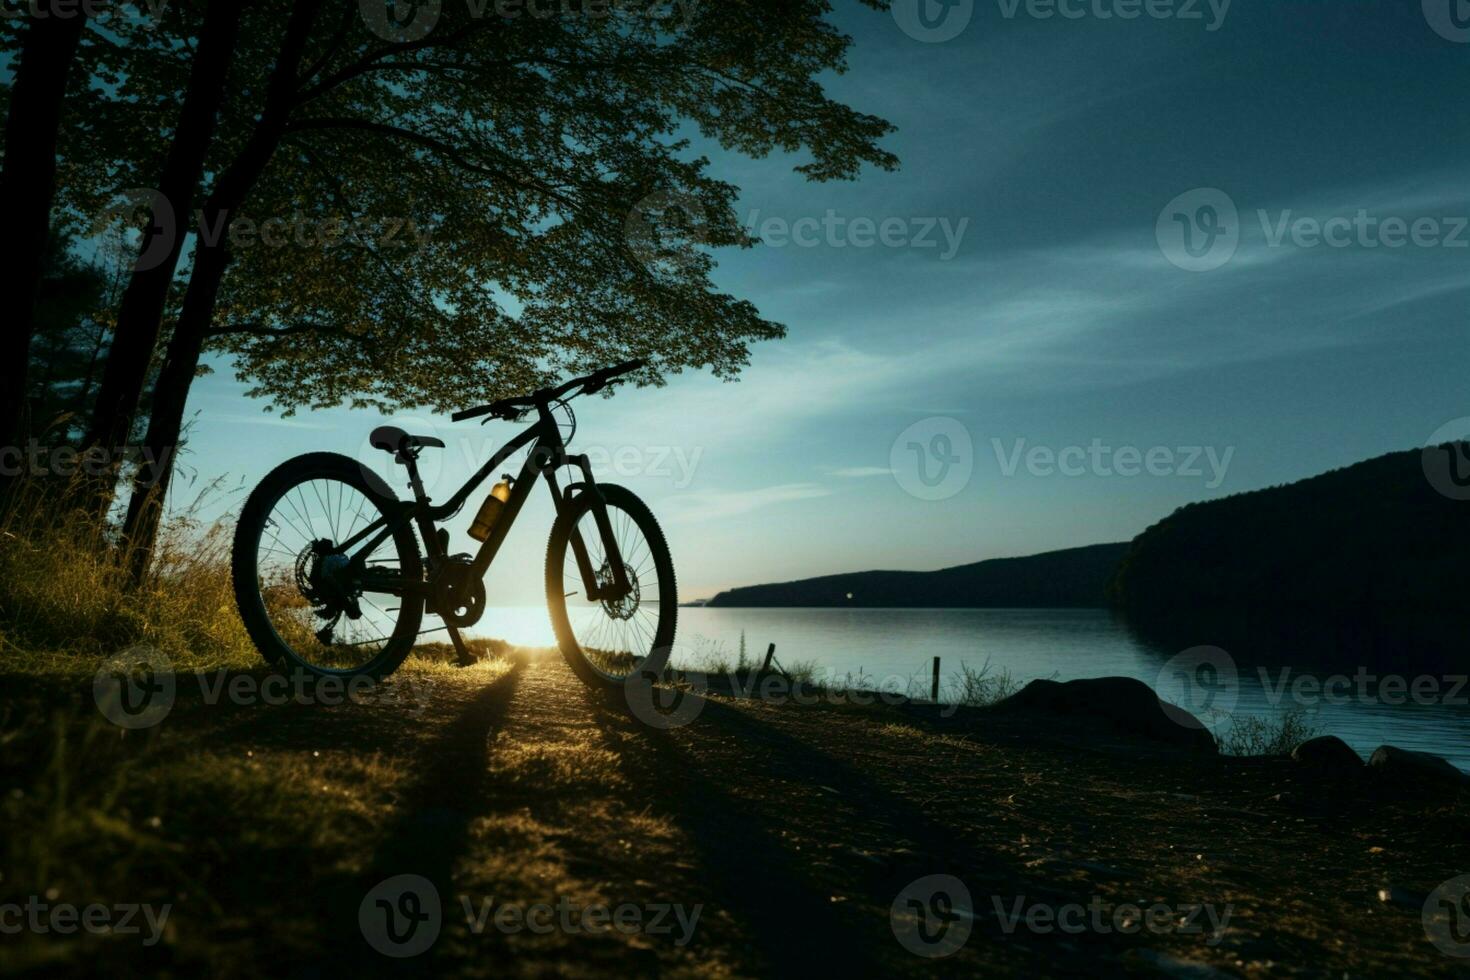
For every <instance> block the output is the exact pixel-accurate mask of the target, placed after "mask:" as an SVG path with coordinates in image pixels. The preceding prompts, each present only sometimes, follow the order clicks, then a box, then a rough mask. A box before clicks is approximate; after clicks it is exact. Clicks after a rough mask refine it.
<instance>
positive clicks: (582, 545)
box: [546, 454, 633, 600]
mask: <svg viewBox="0 0 1470 980" xmlns="http://www.w3.org/2000/svg"><path fill="white" fill-rule="evenodd" d="M566 463H567V465H568V466H575V467H577V468H578V469H580V470H581V471H582V480H581V482H580V483H573V484H568V486H567V495H566V497H565V498H563V497H562V495H561V492H560V490H559V488H558V487H557V485H556V476H555V474H554V472H553V471H552V469H550V468H548V469H547V470H546V478H547V480H548V481H550V483H551V490H552V494H553V495H554V496H556V497H557V498H558V500H561V499H567V500H570V498H571V491H572V488H573V487H581V488H582V489H581V494H591V495H592V517H593V520H595V521H596V522H597V533H598V535H599V536H600V537H601V538H602V553H603V555H604V556H605V557H606V559H607V562H608V564H610V565H611V566H612V574H613V581H612V587H611V588H609V589H607V590H605V591H604V590H603V588H602V587H601V585H600V584H599V583H598V581H597V569H595V568H593V567H592V558H591V556H590V555H589V553H588V551H587V542H585V541H584V540H582V532H581V530H580V529H578V527H577V526H576V525H575V524H574V525H572V529H571V535H570V540H571V545H572V554H573V555H575V556H576V559H577V571H578V572H580V573H581V575H582V587H583V588H584V589H586V590H587V598H589V599H593V600H598V599H613V600H616V599H621V598H622V597H623V596H625V595H627V594H628V593H629V592H631V591H632V588H633V587H632V585H631V584H630V583H629V581H628V570H627V569H626V568H625V567H624V566H623V556H622V554H621V553H620V552H619V551H618V539H617V535H616V534H614V533H613V526H612V519H611V518H610V517H608V514H607V500H606V499H605V498H604V497H603V496H602V490H601V489H600V488H599V487H598V486H597V479H596V478H595V477H594V476H593V475H592V464H591V462H590V461H589V460H588V459H587V456H586V455H585V454H581V455H577V456H571V455H568V456H567V457H566Z"/></svg>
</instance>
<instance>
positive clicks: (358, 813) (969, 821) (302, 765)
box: [3, 656, 1470, 976]
mask: <svg viewBox="0 0 1470 980" xmlns="http://www.w3.org/2000/svg"><path fill="white" fill-rule="evenodd" d="M398 683H399V693H400V694H402V693H404V692H405V691H407V692H408V693H409V694H411V695H412V696H411V697H404V698H398V699H381V698H380V699H376V700H374V701H372V702H371V703H367V704H358V705H341V706H337V707H330V708H323V707H320V706H309V705H301V704H295V703H288V704H283V705H277V706H270V705H264V704H246V705H237V704H229V705H226V704H224V703H215V704H210V703H207V702H208V699H207V698H205V697H203V696H202V695H199V694H198V693H197V692H195V691H193V690H190V689H188V688H189V685H181V686H180V692H179V694H178V697H177V701H176V703H175V705H174V708H173V710H172V712H171V713H170V715H169V717H168V718H167V719H166V720H165V721H164V722H163V723H162V724H160V725H158V726H157V727H156V728H155V729H152V730H149V731H147V732H143V733H139V732H130V733H127V735H126V737H119V735H118V733H117V732H116V731H115V730H112V729H110V728H108V727H107V726H106V725H105V723H104V724H103V725H102V726H101V727H100V728H99V726H98V724H97V722H96V719H95V717H94V716H93V713H89V711H88V710H87V709H88V708H89V706H88V705H87V704H86V703H85V701H84V700H83V699H82V698H81V697H80V696H78V697H77V699H76V700H77V706H76V707H75V709H72V713H71V714H67V713H65V712H62V713H61V715H60V716H59V717H61V718H62V720H61V721H60V722H53V725H59V726H60V727H59V728H53V729H52V731H53V732H54V731H67V732H70V733H71V734H70V735H69V736H68V739H67V740H68V741H69V742H70V743H73V744H76V745H80V746H83V747H84V749H85V751H83V752H80V753H75V754H73V755H71V756H67V757H65V758H63V759H62V760H60V761H59V762H58V761H57V760H56V759H54V758H49V759H48V757H47V755H46V753H45V752H44V751H43V750H42V749H41V746H42V745H43V744H46V743H54V742H55V738H54V737H50V736H48V737H46V738H42V737H41V736H38V735H36V732H37V731H38V730H39V731H42V732H44V731H46V726H45V725H41V726H39V727H38V726H37V725H36V724H34V723H28V724H25V725H18V724H17V722H19V721H20V720H21V719H32V720H33V719H36V718H39V717H41V716H50V717H53V718H54V717H58V714H57V706H56V700H57V699H56V697H55V696H54V692H48V691H47V690H46V689H44V688H43V689H32V690H29V691H28V690H27V689H26V688H25V685H11V687H10V688H9V690H10V691H11V693H10V694H9V695H8V698H7V702H6V704H7V714H6V719H7V722H6V730H7V732H14V733H15V734H14V735H13V737H12V736H7V740H6V742H5V744H4V751H5V752H6V757H7V758H6V761H7V762H11V763H16V764H17V766H18V768H15V769H10V770H9V771H10V772H12V773H13V774H14V782H15V786H14V788H7V792H9V794H10V795H9V797H8V798H7V803H6V806H7V807H8V812H7V813H6V816H7V818H9V819H12V820H18V821H22V823H20V824H15V825H16V826H20V825H25V822H26V821H30V822H32V823H35V822H38V821H41V820H43V819H44V815H45V814H46V813H48V812H53V811H55V810H56V809H57V799H58V797H57V780H58V778H59V777H58V775H57V772H58V771H65V772H68V773H70V776H69V779H68V784H69V786H70V792H69V793H68V794H67V795H66V796H65V804H64V806H62V807H61V810H62V811H63V813H64V814H65V819H64V820H62V821H53V824H55V825H54V826H51V827H49V828H46V829H44V832H40V833H38V834H37V835H35V836H34V837H33V838H30V840H31V841H32V843H30V844H23V843H19V842H17V841H14V840H12V842H11V843H10V844H9V845H8V851H7V853H6V866H5V867H4V869H3V870H4V873H5V877H4V879H3V892H4V896H5V900H6V901H15V900H17V899H19V898H20V897H21V896H23V895H24V894H25V893H26V892H28V891H35V892H39V893H54V894H55V896H56V898H55V900H56V901H62V902H65V901H72V902H76V903H78V904H81V903H83V902H85V901H87V900H93V899H95V898H96V897H98V896H103V895H112V896H118V897H117V898H115V899H114V900H123V899H127V900H131V901H136V902H151V903H154V904H161V903H164V902H168V903H170V904H171V905H172V914H171V916H170V924H169V926H168V927H167V929H166V930H165V931H164V933H163V937H162V939H161V941H159V942H157V943H156V944H154V945H151V946H146V947H144V946H140V945H139V944H138V942H137V941H136V940H131V941H130V940H128V939H126V938H125V937H120V936H115V935H114V936H105V937H88V936H77V937H65V938H63V937H58V936H55V935H39V936H38V935H22V936H21V937H19V942H18V943H16V944H12V946H11V949H12V950H13V951H15V952H17V955H16V956H15V957H13V958H11V959H10V960H9V965H8V966H7V969H8V970H14V971H17V972H25V971H27V970H35V971H37V972H45V973H47V974H48V975H51V974H54V973H55V972H58V971H60V972H67V969H66V968H68V967H70V968H71V971H70V972H77V973H80V972H86V971H88V970H90V969H91V968H93V967H95V966H97V965H98V964H99V963H100V962H104V961H105V962H106V963H107V964H109V965H110V967H111V968H113V969H116V968H117V967H118V965H119V964H122V965H123V966H124V967H125V969H124V970H123V972H129V971H131V970H133V969H136V970H137V971H139V972H143V971H146V972H149V973H153V974H157V973H163V974H176V975H192V974H196V973H199V972H203V971H205V970H208V971H210V972H212V973H214V974H215V975H232V974H239V975H250V974H255V973H258V972H260V971H263V970H268V971H270V972H272V973H276V974H280V975H286V976H312V975H322V974H327V975H336V974H340V973H343V972H350V973H355V974H362V975H378V974H394V975H397V974H424V975H440V974H451V975H461V976H492V975H493V976H506V975H524V976H543V975H550V974H553V973H555V974H558V975H569V976H604V975H625V974H629V973H633V974H636V975H654V974H663V975H671V976H681V975H699V976H708V975H726V974H729V975H769V974H775V975H793V976H794V975H810V974H812V973H813V972H820V973H839V974H840V973H857V974H859V975H875V974H898V975H919V974H930V973H933V972H935V971H936V970H938V971H939V972H944V973H951V972H952V973H962V974H973V973H976V972H984V973H997V974H999V973H1006V974H1009V973H1015V972H1018V971H1024V972H1025V973H1028V974H1041V975H1071V974H1078V975H1080V974H1084V973H1085V974H1096V973H1099V972H1102V973H1108V972H1119V971H1125V970H1126V971H1130V972H1133V971H1137V972H1139V973H1141V974H1145V975H1147V974H1155V975H1157V974H1159V973H1164V974H1170V975H1196V976H1208V975H1211V974H1210V973H1209V972H1208V971H1209V970H1210V969H1220V970H1223V971H1226V972H1227V973H1244V974H1248V975H1262V976H1264V975H1267V974H1270V975H1276V974H1279V973H1283V972H1285V973H1298V974H1303V975H1314V976H1316V975H1320V976H1326V975H1329V974H1330V975H1334V976H1340V975H1342V974H1343V973H1344V972H1347V973H1353V974H1365V975H1368V974H1380V975H1381V974H1384V973H1387V972H1390V971H1392V972H1396V973H1402V972H1411V973H1416V974H1445V975H1449V974H1452V973H1453V972H1454V971H1455V969H1456V968H1457V967H1458V966H1460V965H1462V964H1465V963H1470V960H1459V959H1454V958H1452V957H1450V956H1448V955H1445V954H1444V953H1442V952H1440V951H1439V950H1438V949H1436V948H1435V946H1434V945H1432V944H1431V943H1430V941H1429V940H1428V939H1427V938H1426V936H1425V932H1424V927H1423V925H1422V922H1421V915H1420V908H1419V905H1418V904H1416V902H1417V903H1420V904H1422V900H1423V898H1424V897H1425V896H1426V895H1427V894H1428V893H1429V892H1430V891H1431V890H1432V889H1434V888H1435V887H1436V886H1438V885H1439V884H1440V883H1441V882H1443V881H1445V880H1447V879H1450V878H1452V877H1454V876H1455V875H1457V874H1461V873H1464V872H1466V871H1470V842H1467V840H1466V836H1465V834H1464V828H1465V826H1466V821H1465V817H1466V815H1467V812H1470V811H1467V805H1466V801H1465V800H1463V799H1460V800H1454V801H1449V802H1445V801H1430V800H1426V799H1419V800H1405V801H1400V802H1388V801H1386V800H1384V799H1382V798H1381V797H1382V794H1381V792H1378V791H1377V790H1376V789H1375V788H1374V787H1373V786H1371V785H1369V784H1367V783H1366V782H1361V781H1358V780H1346V781H1344V780H1343V779H1341V778H1337V779H1332V780H1323V779H1320V778H1309V777H1306V776H1304V775H1303V773H1302V772H1301V770H1300V769H1299V767H1295V766H1294V765H1293V764H1292V763H1290V762H1289V761H1287V760H1249V761H1247V760H1229V761H1222V760H1206V759H1201V758H1199V757H1194V756H1180V755H1171V754H1158V753H1145V754H1139V753H1138V752H1136V751H1135V752H1131V753H1126V754H1125V753H1119V752H1118V751H1116V750H1115V749H1110V748H1107V747H1099V746H1097V745H1096V744H1091V743H1089V741H1088V740H1082V739H1074V740H1068V739H1052V740H1046V741H1042V740H1038V738H1037V737H1036V732H1035V729H1036V727H1037V726H1036V724H1035V723H1034V721H1033V722H1032V723H1030V724H1026V723H1017V722H1014V721H1010V722H1008V721H1004V720H1002V719H997V718H994V717H992V716H987V715H984V714H983V713H971V714H970V715H969V716H966V715H964V714H962V715H961V716H959V717H957V718H955V719H951V720H948V721H940V720H938V719H933V718H929V717H927V716H925V715H923V714H921V713H919V712H913V711H908V712H905V711H901V710H898V709H893V708H887V709H884V708H854V707H851V706H831V705H818V706H809V707H796V706H792V705H777V704H765V703H758V702H751V701H731V700H728V699H719V700H716V699H711V700H710V701H709V703H708V704H707V705H706V706H705V707H704V709H703V711H702V713H701V714H700V716H699V717H698V719H697V720H695V721H694V722H693V723H692V724H688V725H684V726H680V727H673V728H663V727H657V726H649V725H647V724H645V723H643V722H642V721H639V720H638V719H637V718H635V717H633V716H632V715H630V713H629V712H628V711H627V708H626V704H625V703H622V699H621V698H620V697H615V698H612V699H609V700H605V699H602V698H600V697H598V696H595V695H593V694H592V693H591V692H589V691H587V690H586V689H585V688H583V687H582V686H581V685H580V684H579V683H578V682H577V681H576V680H575V678H573V676H572V675H571V673H570V672H569V671H568V670H567V669H566V667H565V666H564V665H563V664H562V663H561V662H560V660H559V659H558V658H555V657H550V656H532V657H529V658H522V659H518V660H516V661H515V662H513V663H512V662H507V663H501V664H496V665H488V664H487V665H482V666H480V667H476V668H472V669H470V670H466V671H447V670H436V671H427V672H424V673H423V674H421V675H417V676H415V675H412V674H408V675H405V676H404V677H403V678H401V679H400V681H399V682H398ZM420 709H422V710H420ZM27 733H29V734H27ZM7 778H11V777H9V776H8V777H7ZM78 787H80V788H78ZM16 790H19V791H20V796H19V797H17V796H16V795H15V791H16ZM109 821H110V822H109ZM99 827H100V828H102V829H101V830H100V831H99V829H98V828H99ZM405 876H407V877H405ZM936 876H943V877H936ZM1380 888H1391V889H1394V891H1393V892H1392V894H1391V895H1390V898H1389V900H1388V901H1384V900H1381V899H1380V898H1379V896H1378V890H1379V889H1380ZM895 905H897V910H898V911H897V914H895V912H894V907H895ZM436 906H437V911H436ZM1130 907H1131V908H1130ZM921 920H922V921H921ZM619 926H621V928H619ZM947 950H952V952H950V954H949V955H947V956H945V957H943V958H932V957H931V956H928V955H924V954H933V953H935V952H942V951H947ZM405 952H414V953H416V955H412V956H400V955H396V954H401V953H405ZM1190 970H1193V971H1196V972H1194V973H1190V972H1188V971H1190Z"/></svg>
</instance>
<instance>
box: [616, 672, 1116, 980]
mask: <svg viewBox="0 0 1470 980" xmlns="http://www.w3.org/2000/svg"><path fill="white" fill-rule="evenodd" d="M589 700H590V701H592V702H593V704H594V707H595V708H596V709H597V710H596V716H597V719H598V722H599V724H600V725H601V726H602V727H603V729H604V732H605V733H606V734H607V735H608V737H609V738H610V739H613V740H615V741H619V742H621V743H623V744H624V746H625V750H624V751H623V752H622V759H623V764H624V767H625V771H626V774H627V776H628V779H629V781H630V782H631V783H632V784H633V785H634V786H635V787H640V788H642V789H643V791H644V792H645V793H646V798H647V799H649V800H650V801H652V802H651V806H652V807H654V808H655V809H661V808H667V809H668V810H670V811H672V812H671V813H669V814H668V816H669V817H670V818H671V819H672V820H673V821H674V822H675V823H676V824H677V825H678V826H679V827H680V828H681V829H682V830H683V831H684V832H685V833H686V834H687V836H688V837H689V839H690V840H691V842H692V845H693V847H694V849H695V851H696V852H697V853H696V855H695V859H694V863H695V864H696V865H697V866H698V867H699V868H700V870H701V873H702V882H703V884H704V886H705V887H706V889H707V890H708V892H709V893H710V894H711V895H714V896H718V898H719V899H720V900H721V901H722V902H723V903H725V904H726V910H727V911H728V912H729V913H730V914H731V916H732V917H733V918H734V920H735V921H736V922H737V923H738V926H739V928H740V929H741V931H742V933H743V935H742V936H740V937H736V941H734V942H730V943H727V944H726V945H727V946H729V947H732V948H743V947H744V944H746V943H748V944H750V945H751V946H753V947H754V948H753V950H752V952H753V958H754V960H755V962H753V963H751V964H750V968H751V969H752V970H754V971H755V972H758V973H760V974H762V975H781V976H798V975H810V974H811V973H812V972H813V971H830V972H834V973H835V972H841V971H853V972H855V973H857V974H858V975H871V974H872V973H873V972H874V971H875V970H876V971H880V972H903V973H908V972H913V971H915V970H917V969H923V968H929V967H933V966H934V965H936V964H935V961H931V960H927V959H923V958H921V956H920V955H915V954H914V952H912V951H911V950H909V949H906V948H905V947H904V946H902V945H900V943H899V941H898V940H897V939H896V937H895V934H894V932H893V927H892V923H891V921H890V909H891V907H892V905H893V903H894V902H895V900H897V899H898V898H899V895H900V893H901V892H903V891H904V889H905V888H906V886H908V885H910V884H911V883H913V882H914V881H916V880H917V879H920V878H923V877H926V876H929V875H934V874H948V875H952V876H954V877H956V878H959V879H960V880H961V881H963V882H965V883H966V884H967V885H968V886H969V888H970V889H971V890H972V891H973V892H974V900H975V905H976V908H974V909H972V910H970V911H971V912H973V919H972V920H971V923H970V925H971V927H972V930H973V933H972V935H971V937H970V939H969V941H968V943H967V945H966V947H965V948H963V949H961V950H960V951H959V952H957V953H955V954H953V955H952V956H950V957H948V958H946V959H945V960H943V961H942V962H943V964H944V966H943V969H944V970H945V971H946V972H948V971H950V970H969V971H973V970H974V969H977V968H980V966H981V965H982V964H986V965H989V966H990V967H991V968H992V969H993V968H995V967H996V965H998V964H1006V965H1007V966H1015V965H1017V964H1021V963H1027V962H1029V963H1032V964H1033V965H1034V964H1035V962H1036V959H1037V954H1038V953H1040V955H1041V956H1042V957H1044V960H1043V962H1045V964H1046V966H1047V968H1048V969H1050V970H1062V971H1069V970H1074V969H1075V970H1076V971H1078V972H1088V971H1093V972H1095V971H1096V970H1097V968H1098V962H1097V959H1096V957H1097V956H1098V955H1099V954H1102V953H1104V951H1105V948H1106V947H1108V946H1110V945H1111V944H1110V943H1109V942H1108V941H1107V940H1104V939H1100V938H1099V939H1095V940H1092V941H1088V940H1084V944H1085V945H1086V946H1089V947H1091V950H1090V953H1089V952H1088V951H1086V950H1083V949H1079V948H1076V947H1074V948H1071V949H1068V948H1063V945H1062V944H1060V943H1057V942H1055V941H1054V940H1053V941H1049V940H1048V937H1045V936H1033V935H1029V934H1027V935H1022V934H1020V933H1015V934H1006V933H1004V932H1003V931H1002V930H1001V928H1000V926H999V923H998V921H997V920H996V919H995V918H994V917H993V915H992V914H991V912H990V906H989V903H988V902H986V901H985V897H984V895H983V894H982V891H983V892H985V893H987V894H988V893H994V894H996V895H1030V896H1036V897H1038V898H1042V897H1046V898H1049V899H1051V900H1054V901H1058V902H1060V901H1081V902H1085V901H1086V900H1087V898H1086V896H1082V895H1077V894H1074V893H1072V892H1071V891H1069V890H1068V889H1067V887H1066V886H1065V885H1062V886H1061V887H1058V885H1057V884H1056V883H1048V882H1044V881H1040V880H1037V879H1036V878H1035V877H1034V876H1032V875H1029V874H1027V873H1025V872H1024V871H1023V870H1022V869H1019V868H1017V867H1014V866H1013V865H1012V864H1011V863H1010V862H1009V861H1008V860H1006V859H1004V858H1002V857H1000V856H999V855H998V854H997V853H996V852H995V851H993V850H990V849H987V848H985V847H984V845H983V843H982V842H978V841H967V840H963V839H960V838H959V837H958V836H957V835H956V833H955V832H954V831H953V830H951V829H949V828H946V827H945V826H943V825H941V824H940V823H938V822H936V821H934V820H932V819H931V818H930V817H929V816H928V815H927V814H925V813H924V812H923V810H922V809H920V808H919V807H918V806H916V805H915V804H914V803H912V802H910V801H909V800H906V799H904V798H903V797H901V796H899V795H897V794H896V793H894V792H893V791H892V790H890V789H889V788H888V787H886V786H884V785H882V784H881V783H879V782H878V781H877V780H875V779H873V778H871V777H870V776H869V775H868V774H866V773H864V772H862V771H861V770H860V769H858V768H857V767H855V766H854V765H852V764H850V763H849V762H847V761H844V760H843V759H841V758H838V757H836V756H834V755H832V754H829V753H827V752H824V751H822V750H819V749H817V748H815V747H814V746H813V745H811V744H809V743H807V742H805V741H803V740H802V739H800V738H797V737H794V736H792V735H791V734H788V733H787V732H784V731H781V730H780V729H778V728H776V727H774V726H772V725H768V724H764V723H762V722H761V721H759V720H757V719H755V718H753V717H751V716H750V715H749V714H748V713H747V712H745V711H742V710H739V709H737V708H733V707H731V706H728V705H725V704H722V703H720V702H718V701H715V700H709V701H708V702H707V703H706V704H705V706H704V708H703V711H702V712H701V714H700V716H699V718H698V719H697V720H696V721H694V722H693V723H692V724H690V725H689V726H687V727H685V728H680V729H676V730H665V729H660V728H654V727H650V726H648V725H645V724H644V723H642V722H641V721H639V720H638V719H636V718H634V717H632V716H631V714H630V713H629V712H628V710H627V707H626V704H625V702H623V699H622V697H621V695H620V694H615V695H613V696H612V697H602V696H600V695H597V694H595V693H591V692H589ZM791 710H803V709H800V708H793V709H791ZM813 794H816V798H813ZM799 800H804V802H798V801H799ZM840 841H847V842H851V843H852V844H854V845H856V844H858V843H865V844H869V845H872V846H874V849H875V850H877V851H879V853H880V856H878V857H876V858H870V857H868V856H867V855H865V854H858V853H857V852H856V851H855V850H851V849H842V848H839V847H838V845H837V844H836V843H834V842H840ZM823 844H825V845H826V846H827V847H828V850H827V851H826V852H825V853H824V852H823V851H822V850H821V847H822V846H823ZM900 845H902V846H900ZM884 852H886V854H885V853H884ZM1001 939H1003V940H1004V941H1005V942H1004V944H1003V946H1002V945H1000V944H996V943H995V942H994V941H995V940H1001ZM987 947H988V948H987ZM1028 947H1029V948H1028ZM982 950H985V952H983V953H982V952H981V951H982Z"/></svg>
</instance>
